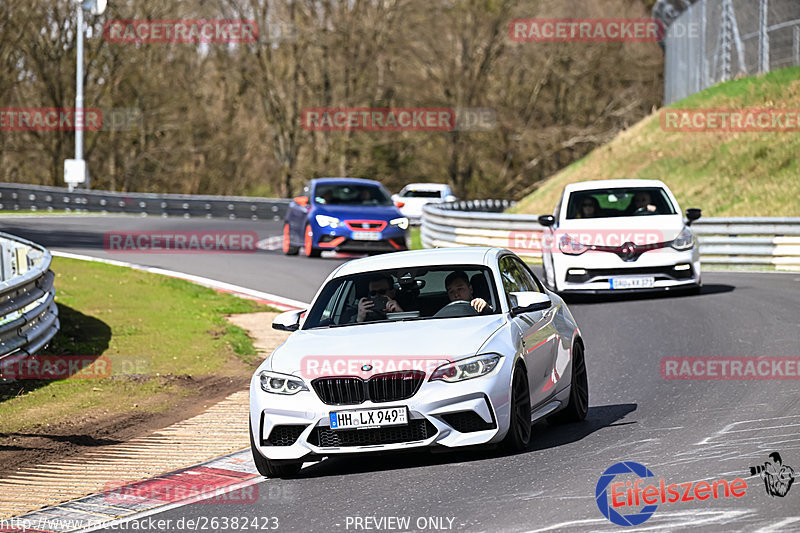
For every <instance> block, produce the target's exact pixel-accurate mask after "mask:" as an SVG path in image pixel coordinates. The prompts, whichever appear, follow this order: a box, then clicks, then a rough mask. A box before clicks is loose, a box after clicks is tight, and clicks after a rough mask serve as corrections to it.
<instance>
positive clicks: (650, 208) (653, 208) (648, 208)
mask: <svg viewBox="0 0 800 533" xmlns="http://www.w3.org/2000/svg"><path fill="white" fill-rule="evenodd" d="M647 210H648V211H649V212H651V213H655V212H656V206H654V205H653V204H647Z"/></svg>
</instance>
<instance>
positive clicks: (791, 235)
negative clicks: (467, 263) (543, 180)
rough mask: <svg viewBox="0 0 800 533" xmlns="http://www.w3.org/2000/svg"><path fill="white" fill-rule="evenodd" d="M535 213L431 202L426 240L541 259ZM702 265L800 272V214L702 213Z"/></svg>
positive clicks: (698, 229)
mask: <svg viewBox="0 0 800 533" xmlns="http://www.w3.org/2000/svg"><path fill="white" fill-rule="evenodd" d="M538 218H539V217H538V216H536V215H510V214H506V213H479V212H466V211H453V210H450V209H443V208H441V207H437V206H433V205H427V206H425V208H424V214H423V218H422V232H421V237H422V245H423V246H425V247H426V248H434V247H440V248H441V247H450V246H500V247H503V248H508V249H510V250H513V251H514V252H516V253H517V254H519V255H521V256H524V257H526V258H529V259H541V257H542V251H541V236H542V231H543V229H544V228H543V226H542V225H541V224H539V220H538ZM692 230H693V231H694V233H695V235H697V240H698V243H699V246H700V261H701V263H703V264H704V265H729V266H732V267H744V268H747V267H750V268H752V267H768V268H774V269H776V270H793V271H800V218H766V217H756V218H701V219H700V220H698V221H696V222H694V223H693V224H692Z"/></svg>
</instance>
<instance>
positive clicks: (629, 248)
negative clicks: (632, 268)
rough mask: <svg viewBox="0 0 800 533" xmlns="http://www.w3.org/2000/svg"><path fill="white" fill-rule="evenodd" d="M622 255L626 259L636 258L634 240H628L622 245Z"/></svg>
mask: <svg viewBox="0 0 800 533" xmlns="http://www.w3.org/2000/svg"><path fill="white" fill-rule="evenodd" d="M620 257H622V259H624V260H625V261H631V260H633V259H636V245H635V244H633V243H632V242H626V243H625V244H623V245H622V251H621V253H620Z"/></svg>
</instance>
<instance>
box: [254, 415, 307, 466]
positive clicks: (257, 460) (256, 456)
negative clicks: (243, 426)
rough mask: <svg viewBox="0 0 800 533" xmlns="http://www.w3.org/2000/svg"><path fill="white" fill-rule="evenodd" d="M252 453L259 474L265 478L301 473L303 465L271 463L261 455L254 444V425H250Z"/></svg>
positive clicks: (288, 462)
mask: <svg viewBox="0 0 800 533" xmlns="http://www.w3.org/2000/svg"><path fill="white" fill-rule="evenodd" d="M250 451H251V452H252V454H253V462H254V463H255V465H256V470H258V473H259V474H261V475H262V476H264V477H272V478H275V477H293V476H296V475H297V473H298V472H300V468H302V466H303V463H298V462H295V461H271V460H269V459H267V458H266V457H264V456H263V455H261V452H259V451H258V449H256V445H255V442H253V425H252V424H250Z"/></svg>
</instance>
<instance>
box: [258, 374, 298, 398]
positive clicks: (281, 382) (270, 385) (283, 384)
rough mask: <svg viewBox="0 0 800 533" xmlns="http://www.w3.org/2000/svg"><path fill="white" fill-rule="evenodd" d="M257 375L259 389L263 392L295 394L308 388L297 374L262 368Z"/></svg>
mask: <svg viewBox="0 0 800 533" xmlns="http://www.w3.org/2000/svg"><path fill="white" fill-rule="evenodd" d="M259 377H260V378H261V390H263V391H264V392H271V393H272V394H297V393H298V392H300V391H304V390H308V387H306V384H305V382H304V381H303V380H302V379H300V378H298V377H297V376H290V375H288V374H279V373H278V372H270V371H268V370H264V371H263V372H261V374H260V375H259Z"/></svg>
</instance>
